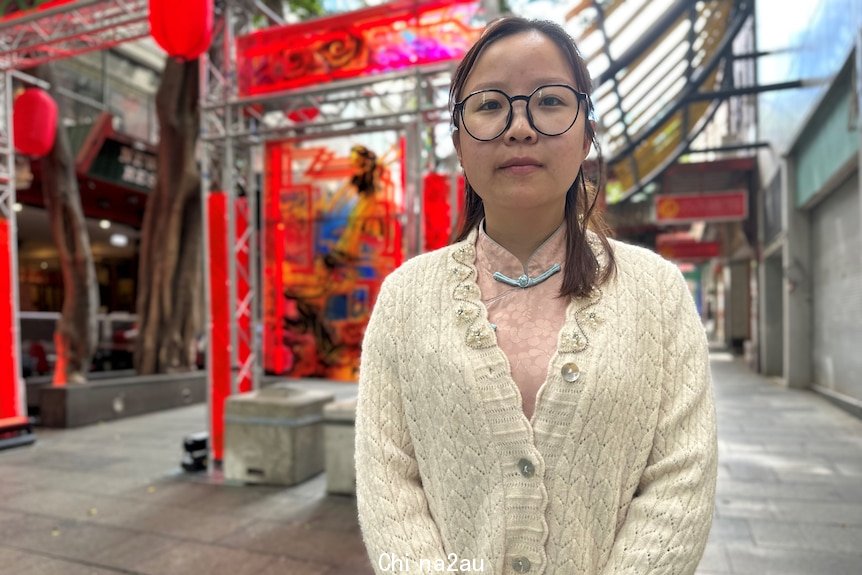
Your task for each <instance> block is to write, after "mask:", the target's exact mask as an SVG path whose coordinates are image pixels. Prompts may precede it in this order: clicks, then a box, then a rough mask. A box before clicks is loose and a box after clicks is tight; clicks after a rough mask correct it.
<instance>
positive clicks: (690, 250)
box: [656, 234, 721, 261]
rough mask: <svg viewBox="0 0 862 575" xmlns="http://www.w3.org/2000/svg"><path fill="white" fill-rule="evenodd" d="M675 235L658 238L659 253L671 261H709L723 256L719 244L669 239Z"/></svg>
mask: <svg viewBox="0 0 862 575" xmlns="http://www.w3.org/2000/svg"><path fill="white" fill-rule="evenodd" d="M668 236H675V234H666V235H659V236H658V237H657V238H656V248H657V251H658V253H659V254H660V255H661V256H662V257H663V258H666V259H669V260H686V261H693V260H694V261H696V260H708V259H712V258H717V257H718V256H719V255H721V244H719V242H699V241H697V240H695V239H693V238H679V237H668Z"/></svg>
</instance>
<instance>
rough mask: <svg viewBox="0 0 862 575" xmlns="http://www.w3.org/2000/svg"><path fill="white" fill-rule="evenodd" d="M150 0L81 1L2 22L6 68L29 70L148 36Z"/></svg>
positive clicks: (0, 43)
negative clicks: (53, 61) (37, 65)
mask: <svg viewBox="0 0 862 575" xmlns="http://www.w3.org/2000/svg"><path fill="white" fill-rule="evenodd" d="M148 14H149V3H148V2H147V0H80V1H78V2H70V3H68V4H60V5H58V6H55V7H53V8H48V9H44V10H34V11H32V12H29V13H27V14H25V15H22V16H20V17H12V18H10V19H9V20H4V21H0V69H2V70H11V69H19V70H20V69H23V68H30V67H32V66H35V65H36V64H41V63H43V62H48V61H51V60H61V59H63V58H69V57H72V56H76V55H78V54H83V53H85V52H92V51H94V50H105V49H107V48H111V47H113V46H116V45H117V44H121V43H123V42H127V41H129V40H137V39H138V38H143V37H145V36H148V35H149V33H150V24H149V22H148V21H147V16H148Z"/></svg>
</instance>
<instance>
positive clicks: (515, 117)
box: [505, 102, 537, 142]
mask: <svg viewBox="0 0 862 575" xmlns="http://www.w3.org/2000/svg"><path fill="white" fill-rule="evenodd" d="M505 139H506V141H527V142H529V141H535V140H536V139H537V134H536V130H535V129H533V126H532V125H530V117H529V114H528V113H527V103H526V102H512V122H511V123H510V124H509V128H508V129H507V130H506V135H505Z"/></svg>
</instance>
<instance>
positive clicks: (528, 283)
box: [494, 264, 561, 289]
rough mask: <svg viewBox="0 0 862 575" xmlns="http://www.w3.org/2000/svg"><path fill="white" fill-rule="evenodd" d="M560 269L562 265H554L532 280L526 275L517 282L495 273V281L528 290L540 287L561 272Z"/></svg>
mask: <svg viewBox="0 0 862 575" xmlns="http://www.w3.org/2000/svg"><path fill="white" fill-rule="evenodd" d="M560 269H561V268H560V264H554V265H552V266H551V267H549V268H548V269H547V270H545V271H544V272H542V273H541V274H539V275H537V276H536V277H532V278H531V277H530V276H528V275H527V274H524V275H522V276H521V277H519V278H518V279H516V280H515V279H512V278H510V277H509V276H507V275H503V274H501V273H500V272H494V279H495V280H497V281H498V282H503V283H504V284H507V285H510V286H512V287H519V288H522V289H527V288H529V287H533V286H535V285H539V284H540V283H542V282H543V281H545V280H546V279H548V278H549V277H551V276H552V275H554V274H555V273H557V272H558V271H560Z"/></svg>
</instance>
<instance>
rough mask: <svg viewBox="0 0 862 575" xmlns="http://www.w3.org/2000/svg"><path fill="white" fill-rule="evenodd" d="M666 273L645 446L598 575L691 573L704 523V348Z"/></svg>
mask: <svg viewBox="0 0 862 575" xmlns="http://www.w3.org/2000/svg"><path fill="white" fill-rule="evenodd" d="M668 275H669V276H670V277H668V278H667V279H666V280H665V282H664V285H663V286H662V287H663V288H664V292H663V293H662V296H663V297H664V298H665V300H666V303H665V307H664V310H663V313H662V334H663V340H662V344H663V358H662V369H663V374H662V389H661V404H660V407H659V414H658V421H657V426H656V432H655V436H654V438H653V446H652V450H651V452H650V455H649V457H648V460H647V466H646V468H645V470H644V472H643V474H642V475H641V479H640V483H639V484H638V489H637V492H636V496H635V497H634V499H632V501H631V504H630V505H629V509H628V513H627V515H626V518H625V521H624V522H623V524H622V526H621V527H620V529H619V531H618V533H617V536H616V539H615V541H614V546H613V549H612V550H611V554H610V558H609V559H608V562H607V563H606V565H605V567H604V569H603V570H602V575H692V574H693V573H694V572H695V569H696V568H697V565H698V563H699V562H700V558H701V556H702V555H703V551H704V548H705V546H706V541H707V537H708V535H709V530H710V527H711V525H712V514H713V509H714V505H715V502H714V497H715V482H716V475H717V445H716V426H715V409H714V406H713V400H712V389H711V385H710V371H709V351H708V346H707V343H706V336H705V333H704V330H703V327H702V325H701V323H700V318H699V317H698V314H697V311H696V310H695V307H694V301H693V300H692V297H691V295H690V294H689V291H688V288H687V286H686V284H685V280H684V279H683V277H682V274H681V273H680V272H679V270H677V269H676V268H673V270H671V272H670V273H669V274H668Z"/></svg>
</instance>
